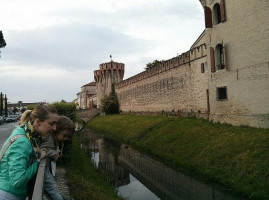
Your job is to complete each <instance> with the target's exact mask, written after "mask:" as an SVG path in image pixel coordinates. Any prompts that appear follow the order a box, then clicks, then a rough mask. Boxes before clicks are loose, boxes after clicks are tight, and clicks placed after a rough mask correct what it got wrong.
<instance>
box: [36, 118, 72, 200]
mask: <svg viewBox="0 0 269 200" xmlns="http://www.w3.org/2000/svg"><path fill="white" fill-rule="evenodd" d="M74 131H75V125H74V123H73V122H72V120H71V119H69V118H68V117H66V116H59V117H58V122H57V124H56V130H55V131H54V132H53V134H52V135H50V136H49V137H44V138H42V142H41V144H40V149H43V150H44V152H46V154H45V155H46V158H48V162H47V165H46V169H45V174H44V185H43V187H44V191H45V192H46V193H47V194H48V195H49V197H50V198H51V199H52V200H73V198H72V197H68V196H63V195H62V194H60V192H59V190H58V187H57V185H56V183H55V181H54V178H53V176H55V170H56V161H57V160H58V158H59V157H61V155H62V153H63V147H64V146H63V145H64V142H65V141H66V140H67V139H68V138H69V137H70V136H71V135H72V134H73V133H74ZM59 144H62V145H61V146H62V148H61V150H60V149H59Z"/></svg>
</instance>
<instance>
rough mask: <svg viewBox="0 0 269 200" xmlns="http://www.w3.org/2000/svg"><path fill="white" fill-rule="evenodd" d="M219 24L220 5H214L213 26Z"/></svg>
mask: <svg viewBox="0 0 269 200" xmlns="http://www.w3.org/2000/svg"><path fill="white" fill-rule="evenodd" d="M219 23H221V12H220V5H219V4H218V3H216V4H215V5H214V7H213V24H214V25H217V24H219Z"/></svg>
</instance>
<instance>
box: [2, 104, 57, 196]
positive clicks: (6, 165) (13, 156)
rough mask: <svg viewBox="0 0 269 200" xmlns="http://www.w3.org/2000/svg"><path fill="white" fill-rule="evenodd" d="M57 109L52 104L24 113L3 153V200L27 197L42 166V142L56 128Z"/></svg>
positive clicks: (5, 144) (4, 146)
mask: <svg viewBox="0 0 269 200" xmlns="http://www.w3.org/2000/svg"><path fill="white" fill-rule="evenodd" d="M57 119H58V116H57V112H56V110H55V109H54V108H53V107H52V106H51V105H48V104H43V105H38V106H37V107H36V108H35V109H34V110H33V111H30V110H27V111H25V112H24V113H23V115H22V117H21V121H20V126H19V127H18V128H16V129H15V130H14V131H13V132H12V134H11V135H10V137H9V138H8V139H7V141H6V142H5V143H4V145H3V147H2V149H1V152H0V199H1V200H24V199H25V198H26V197H27V183H28V181H29V180H30V179H31V178H32V177H34V176H35V175H36V172H37V169H38V163H39V160H38V153H39V144H40V141H41V138H42V136H45V137H48V136H49V135H50V134H51V133H52V132H53V131H55V130H56V123H57Z"/></svg>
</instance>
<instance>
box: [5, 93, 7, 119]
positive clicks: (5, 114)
mask: <svg viewBox="0 0 269 200" xmlns="http://www.w3.org/2000/svg"><path fill="white" fill-rule="evenodd" d="M5 117H7V95H6V94H5Z"/></svg>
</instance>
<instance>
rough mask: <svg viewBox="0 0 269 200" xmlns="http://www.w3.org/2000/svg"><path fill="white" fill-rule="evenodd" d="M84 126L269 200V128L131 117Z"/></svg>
mask: <svg viewBox="0 0 269 200" xmlns="http://www.w3.org/2000/svg"><path fill="white" fill-rule="evenodd" d="M86 126H87V127H88V128H90V129H92V130H94V131H95V132H96V133H100V134H103V135H105V136H106V137H109V138H112V139H115V140H117V141H120V142H124V143H128V144H131V145H132V146H133V147H135V148H136V149H138V150H140V151H142V152H146V153H148V154H151V155H153V156H154V157H156V158H158V159H159V160H162V161H163V162H165V163H166V164H168V165H169V166H171V167H173V168H176V169H179V170H180V171H182V172H184V173H186V174H189V175H192V176H195V177H197V178H198V179H200V180H205V181H216V182H219V183H221V184H223V185H225V186H227V187H229V188H232V189H233V190H234V191H236V192H238V193H240V194H242V195H244V196H246V197H247V198H251V199H269V129H258V128H251V127H234V126H231V125H227V124H218V123H211V122H208V121H206V120H203V119H196V118H175V117H169V118H168V117H162V116H134V115H110V116H109V115H107V116H98V117H96V118H94V119H92V120H91V121H90V122H89V123H88V124H87V125H86Z"/></svg>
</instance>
